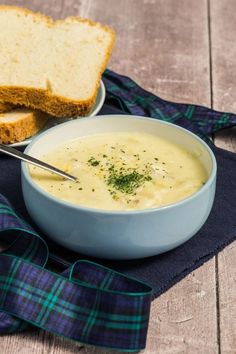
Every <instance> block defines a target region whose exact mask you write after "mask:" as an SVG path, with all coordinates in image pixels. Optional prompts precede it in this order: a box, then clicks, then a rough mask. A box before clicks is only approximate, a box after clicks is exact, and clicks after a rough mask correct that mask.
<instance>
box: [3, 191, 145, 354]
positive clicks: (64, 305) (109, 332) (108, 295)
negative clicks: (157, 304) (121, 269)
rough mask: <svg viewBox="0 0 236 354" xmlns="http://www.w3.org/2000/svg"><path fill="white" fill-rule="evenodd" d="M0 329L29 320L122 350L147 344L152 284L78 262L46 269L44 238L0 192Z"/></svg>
mask: <svg viewBox="0 0 236 354" xmlns="http://www.w3.org/2000/svg"><path fill="white" fill-rule="evenodd" d="M0 235H4V236H5V239H6V238H8V239H10V238H11V239H12V244H11V245H10V246H9V247H8V249H7V250H5V251H4V252H3V253H1V254H0V309H1V312H0V333H12V332H16V331H21V330H24V329H25V328H26V327H27V325H28V324H32V325H35V326H37V327H39V328H42V329H44V330H47V331H49V332H52V333H55V334H58V335H61V336H64V337H67V338H70V339H73V340H77V341H79V342H82V343H88V344H92V345H97V346H102V347H109V348H113V349H118V350H122V351H129V352H132V351H137V350H140V349H143V348H144V347H145V342H146V335H147V328H148V321H149V313H150V302H151V288H150V287H149V286H148V285H146V284H144V283H141V282H138V281H137V280H135V279H133V278H130V277H126V276H124V275H122V274H120V273H117V272H115V271H113V270H111V269H109V268H106V267H103V266H100V265H98V264H96V263H93V262H89V261H83V260H80V261H77V262H76V263H74V264H73V265H72V266H71V267H69V268H68V269H66V270H65V271H64V272H63V273H62V274H56V273H53V272H51V271H49V270H47V269H46V268H45V266H46V263H47V259H48V248H47V245H46V243H45V241H44V240H43V239H42V238H41V237H39V236H38V235H37V233H35V231H34V230H33V229H32V228H31V227H30V226H29V225H27V224H26V223H25V222H24V221H23V220H21V219H20V218H19V217H18V216H17V215H16V214H15V213H14V211H13V209H12V208H11V206H10V205H9V203H8V202H7V200H6V199H5V198H4V197H3V196H2V195H1V194H0Z"/></svg>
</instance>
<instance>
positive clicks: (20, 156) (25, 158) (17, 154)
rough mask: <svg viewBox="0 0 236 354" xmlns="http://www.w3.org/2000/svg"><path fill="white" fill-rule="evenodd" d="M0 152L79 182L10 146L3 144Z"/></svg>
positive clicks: (0, 145) (0, 146)
mask: <svg viewBox="0 0 236 354" xmlns="http://www.w3.org/2000/svg"><path fill="white" fill-rule="evenodd" d="M0 151H1V152H3V153H4V154H7V155H10V156H14V157H16V158H17V159H20V160H22V161H25V162H28V163H30V164H32V165H35V166H38V167H41V168H43V169H45V170H47V171H50V172H53V173H55V174H57V175H60V176H62V177H64V178H67V179H70V180H71V181H76V180H77V178H76V177H74V176H71V175H69V174H68V173H66V172H63V171H61V170H59V169H58V168H56V167H53V166H51V165H48V164H47V163H45V162H43V161H40V160H38V159H36V158H35V157H32V156H29V155H26V154H24V153H23V152H21V151H19V150H17V149H14V148H12V147H10V146H6V145H3V144H0Z"/></svg>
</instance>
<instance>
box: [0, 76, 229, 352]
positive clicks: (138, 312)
mask: <svg viewBox="0 0 236 354" xmlns="http://www.w3.org/2000/svg"><path fill="white" fill-rule="evenodd" d="M103 80H104V83H105V85H106V90H107V96H106V101H105V105H104V107H103V109H102V111H101V114H116V113H117V114H122V113H123V114H134V115H143V116H150V117H153V118H157V119H161V120H165V121H168V122H172V123H175V124H178V125H180V126H183V127H185V128H187V129H189V130H191V131H193V132H195V133H196V134H198V135H199V136H200V137H202V138H203V139H204V140H205V141H207V142H208V144H209V145H210V146H211V148H212V149H213V151H214V153H215V156H216V159H217V162H218V179H217V191H216V198H215V203H214V206H213V210H212V213H211V215H210V217H209V218H208V220H207V222H206V224H205V225H204V227H203V228H202V229H201V230H200V232H198V233H197V235H195V236H194V237H193V238H192V239H191V240H189V241H188V242H186V243H185V244H184V245H182V246H180V247H178V248H176V249H175V250H172V251H170V252H167V253H165V254H163V255H159V256H155V257H151V258H148V259H143V260H139V261H138V262H137V261H122V262H118V261H116V262H111V261H103V260H99V261H97V260H94V259H87V261H82V262H81V261H80V262H79V263H75V265H73V263H74V262H75V261H76V260H77V259H81V258H84V257H83V256H80V255H78V254H75V253H73V252H71V251H68V250H67V251H65V249H64V248H62V247H60V246H58V245H56V244H55V243H53V242H52V241H51V240H49V239H48V238H47V237H46V236H44V235H42V234H41V233H40V230H37V227H36V226H35V225H33V222H32V220H31V219H30V217H29V215H28V214H27V212H26V209H25V206H24V202H23V199H22V194H21V187H20V164H19V161H16V160H14V159H12V158H10V157H7V156H0V170H1V174H0V193H2V194H4V195H5V197H7V198H8V200H10V202H11V203H12V204H13V205H14V209H15V210H16V211H17V213H20V214H21V216H22V218H23V219H24V220H26V221H28V222H29V223H30V225H33V226H34V229H35V230H37V231H38V233H40V234H41V236H42V237H43V238H40V237H39V236H38V233H36V232H35V231H33V229H32V228H31V227H29V226H28V224H26V223H25V222H23V221H22V218H21V219H19V218H18V217H16V215H15V213H14V211H13V209H12V208H11V207H10V206H9V204H8V201H7V200H6V199H5V198H3V197H1V200H0V203H1V209H0V221H2V224H1V222H0V225H1V226H0V227H1V228H2V231H3V230H5V231H4V232H2V236H3V237H4V238H6V237H7V239H9V237H10V236H11V235H12V232H13V231H11V232H9V231H6V230H7V229H9V217H10V218H11V223H10V225H11V227H10V228H11V229H12V230H14V233H13V234H14V237H15V236H16V235H17V236H19V238H18V239H17V240H16V241H14V243H13V244H12V246H11V247H10V249H9V250H10V251H9V250H8V251H7V252H5V253H4V254H2V255H0V275H1V276H0V282H1V285H0V290H1V292H0V307H1V308H2V309H3V310H4V312H1V313H0V316H2V317H1V321H0V332H1V333H6V331H16V330H20V329H21V330H22V329H23V328H24V327H25V326H27V322H31V323H33V324H35V325H37V326H39V327H41V328H44V329H46V330H49V331H54V332H56V333H58V334H60V335H64V336H68V337H70V338H73V339H77V340H80V341H84V342H86V343H90V344H96V345H103V346H109V347H113V348H118V349H122V350H129V351H132V350H135V348H136V350H138V349H141V348H143V347H144V345H145V338H146V330H147V322H148V311H149V300H150V288H149V287H147V286H145V285H144V284H143V283H139V282H135V281H134V280H133V281H132V279H130V278H125V277H123V276H122V274H124V275H127V276H135V277H136V278H137V279H140V280H143V281H145V282H147V283H148V284H150V285H151V286H152V287H153V297H156V296H158V295H159V294H161V293H162V292H164V291H165V290H166V289H168V288H169V287H170V286H172V285H173V284H175V283H176V282H177V281H179V280H180V279H181V278H183V277H184V276H185V275H186V274H188V273H190V272H191V271H192V270H193V269H195V268H197V267H198V266H200V265H201V264H202V263H204V262H205V261H206V260H208V259H209V258H211V257H212V256H214V255H215V254H216V253H217V252H218V251H219V250H221V249H222V248H224V247H225V246H226V245H227V244H229V243H230V242H232V241H233V240H234V239H235V235H236V214H235V213H236V178H235V177H236V154H233V153H230V152H226V151H224V150H221V149H218V148H216V147H215V146H214V145H213V144H212V142H211V141H210V140H209V138H208V136H207V135H208V134H211V133H214V132H216V131H218V130H220V129H222V128H226V127H230V126H233V125H235V123H236V116H235V115H233V114H229V113H221V112H216V111H213V110H210V109H208V108H205V107H200V106H193V105H186V104H177V103H170V102H167V101H164V100H162V99H161V98H159V97H157V96H154V95H153V94H151V93H149V92H147V91H145V90H143V89H142V88H141V87H139V86H138V85H137V84H136V83H134V82H133V81H132V80H130V79H129V78H127V77H124V76H121V75H118V74H116V73H114V72H112V71H109V70H107V71H106V72H105V74H104V76H103ZM3 220H5V221H4V222H3ZM16 225H18V226H16ZM19 225H21V226H20V227H19ZM16 229H18V230H19V231H20V232H19V233H17V230H16ZM30 235H31V236H30ZM45 240H46V242H47V245H48V246H49V253H47V246H46V244H45ZM45 255H46V257H45ZM47 256H48V257H49V259H50V260H51V261H54V263H56V264H57V265H60V266H61V267H62V268H63V272H62V273H61V274H60V275H56V274H55V273H52V272H49V271H48V270H46V269H45V262H46V258H47ZM94 261H97V262H99V263H100V265H98V264H96V263H94ZM38 262H39V263H38ZM104 267H105V268H104ZM106 267H109V269H107V268H106ZM110 268H112V269H114V270H116V271H119V272H121V273H122V274H117V273H116V272H114V271H111V269H110ZM78 269H80V271H79V272H78ZM93 274H96V277H95V276H92V275H93ZM117 277H118V279H117ZM94 282H95V283H94ZM91 283H92V285H93V286H94V288H95V289H96V291H97V293H98V292H99V293H100V292H101V291H100V287H101V289H102V294H104V298H105V299H107V298H106V296H107V293H106V291H108V293H109V294H110V292H109V291H110V289H112V294H113V293H114V292H116V291H117V290H118V289H120V287H121V288H122V291H121V293H122V296H123V299H126V300H124V301H123V302H121V304H120V303H119V302H118V300H117V299H116V300H117V301H116V300H115V301H113V300H111V299H110V300H109V301H105V303H104V302H103V301H102V300H101V297H100V295H99V296H98V297H96V296H95V297H93V295H92V294H90V293H89V294H88V295H87V294H86V296H85V297H80V291H82V290H83V286H84V285H85V284H89V286H90V285H91ZM64 285H66V286H65V288H64ZM67 286H69V288H70V289H72V290H71V291H72V293H70V294H73V296H71V297H70V295H69V294H68V293H67V292H66V290H65V289H66V288H67ZM80 286H81V288H82V290H81V288H80ZM130 286H131V287H132V292H130ZM98 287H99V289H98ZM110 287H111V288H110ZM113 287H114V288H113ZM114 289H115V291H113V290H114ZM41 290H42V292H41ZM117 293H119V290H118V291H117ZM31 294H32V295H31ZM81 294H82V293H81ZM131 294H132V296H133V295H134V297H133V300H134V299H135V300H134V302H132V301H131V302H130V303H129V300H130V299H131V298H132V296H131V297H129V296H130V295H131ZM63 296H65V298H64V297H63ZM87 298H88V299H90V300H89V303H87V302H86V299H87ZM81 299H82V300H81ZM127 299H128V300H127ZM141 299H142V300H141ZM119 300H120V298H119ZM101 301H102V302H101ZM25 303H28V304H29V306H28V307H27V306H25V307H24V304H25ZM35 303H36V304H37V311H35V306H34V305H35ZM84 304H85V305H84ZM91 304H92V305H91ZM104 304H105V305H108V308H106V309H105V310H104V308H103V306H104ZM124 304H126V305H127V304H128V305H127V306H128V307H129V306H130V309H131V310H130V312H129V311H128V310H127V308H124V307H123V305H124ZM75 305H76V306H75ZM21 306H22V308H24V311H21ZM82 306H83V307H82ZM91 306H92V307H91ZM27 308H28V311H27ZM119 311H121V312H119ZM127 311H128V313H127ZM71 313H73V314H72V315H71ZM127 315H128V317H126V316H127ZM24 316H25V317H24ZM27 316H28V317H27ZM35 316H36V318H35ZM70 316H72V317H70ZM73 316H74V317H73ZM76 316H77V317H79V319H78V322H76V321H75V322H74V319H75V318H76V319H77V317H76ZM104 316H105V317H104ZM17 318H19V319H20V320H19V319H17ZM62 318H63V319H62ZM72 319H73V320H72ZM22 320H23V321H22ZM127 320H128V324H127ZM19 321H20V324H19ZM99 321H100V322H99ZM101 322H102V323H101ZM60 323H61V326H60ZM73 324H75V326H73ZM107 324H108V325H107ZM106 325H107V326H106ZM127 326H129V328H127ZM82 328H83V330H82V332H81V329H82ZM104 328H106V330H104ZM137 348H138V349H137Z"/></svg>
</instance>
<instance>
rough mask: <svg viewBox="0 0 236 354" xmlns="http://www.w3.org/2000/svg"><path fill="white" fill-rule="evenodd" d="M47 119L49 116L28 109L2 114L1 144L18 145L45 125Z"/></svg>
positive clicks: (0, 117) (0, 115)
mask: <svg viewBox="0 0 236 354" xmlns="http://www.w3.org/2000/svg"><path fill="white" fill-rule="evenodd" d="M47 119H48V115H47V114H45V113H43V112H41V111H34V110H30V109H27V108H17V109H14V110H12V111H10V112H8V113H2V114H0V143H3V144H9V143H16V142H19V141H23V140H25V139H26V138H29V137H30V136H32V135H34V134H36V133H37V132H38V131H39V130H40V129H41V128H42V127H43V126H44V125H45V123H46V121H47Z"/></svg>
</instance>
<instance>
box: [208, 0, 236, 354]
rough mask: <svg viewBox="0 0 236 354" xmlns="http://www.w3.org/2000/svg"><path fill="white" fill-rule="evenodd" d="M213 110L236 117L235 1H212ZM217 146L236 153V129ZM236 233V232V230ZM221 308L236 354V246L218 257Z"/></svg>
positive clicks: (228, 348) (227, 351)
mask: <svg viewBox="0 0 236 354" xmlns="http://www.w3.org/2000/svg"><path fill="white" fill-rule="evenodd" d="M210 17H211V26H210V27H211V46H212V83H213V85H212V90H213V107H214V108H215V109H218V110H222V111H230V112H235V113H236V91H235V83H236V62H235V57H236V47H235V30H236V12H235V1H234V0H227V2H223V1H220V0H214V1H213V0H211V2H210ZM215 143H216V145H218V146H220V147H222V148H224V149H227V150H230V151H234V152H236V128H233V129H227V130H225V131H222V132H220V133H218V134H217V135H216V138H215ZM235 232H236V230H235ZM217 264H218V272H217V273H218V274H217V278H218V284H219V290H218V291H219V293H218V304H219V327H220V338H219V339H220V349H221V353H224V354H233V353H236V295H235V284H236V242H234V243H233V244H231V245H229V246H228V247H227V248H226V249H224V250H223V251H222V252H221V253H220V254H219V255H218V261H217Z"/></svg>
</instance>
